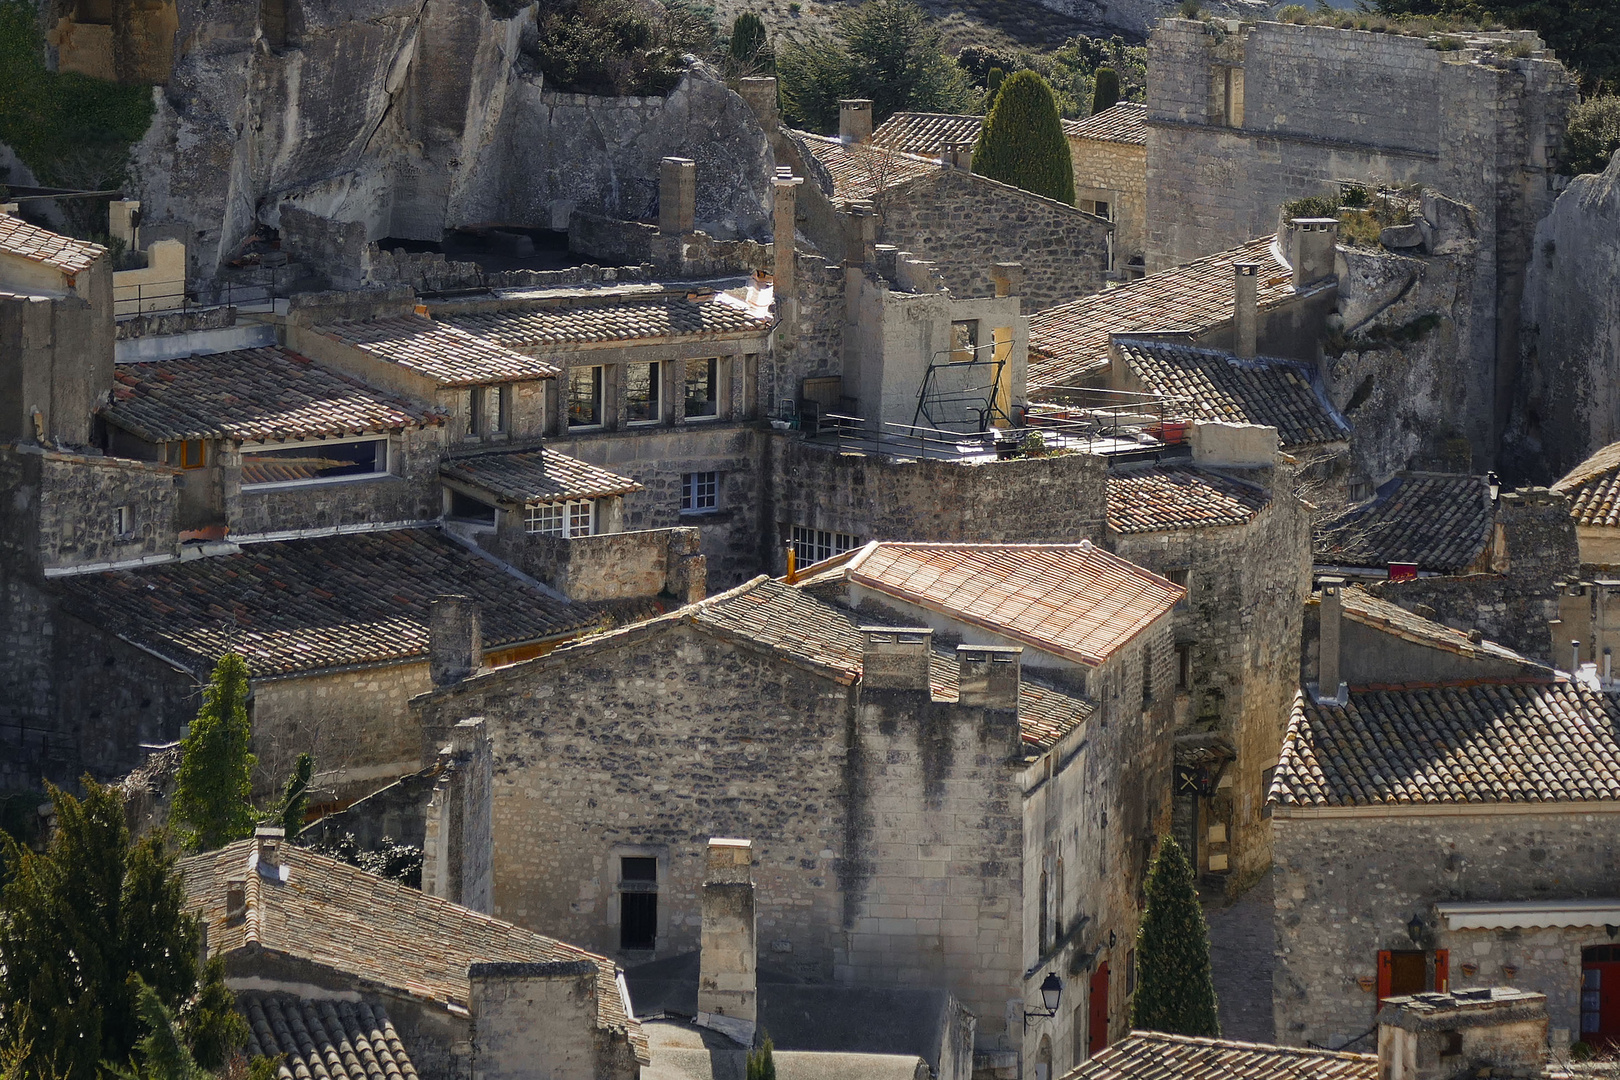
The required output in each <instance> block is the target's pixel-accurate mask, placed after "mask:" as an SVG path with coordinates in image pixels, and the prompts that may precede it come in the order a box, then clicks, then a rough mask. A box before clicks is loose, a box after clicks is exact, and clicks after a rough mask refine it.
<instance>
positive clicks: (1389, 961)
mask: <svg viewBox="0 0 1620 1080" xmlns="http://www.w3.org/2000/svg"><path fill="white" fill-rule="evenodd" d="M1394 978H1395V958H1394V957H1392V956H1391V955H1390V954H1389V950H1387V949H1386V950H1384V951H1382V952H1380V953H1379V954H1378V1000H1379V1001H1380V1002H1382V1001H1383V1000H1384V999H1385V998H1387V997H1389V988H1390V985H1391V983H1392V982H1393V981H1394Z"/></svg>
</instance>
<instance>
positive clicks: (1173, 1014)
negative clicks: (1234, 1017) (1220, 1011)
mask: <svg viewBox="0 0 1620 1080" xmlns="http://www.w3.org/2000/svg"><path fill="white" fill-rule="evenodd" d="M1131 1027H1133V1028H1140V1029H1142V1030H1144V1031H1163V1032H1168V1033H1169V1034H1172V1035H1195V1036H1204V1037H1208V1038H1215V1037H1217V1036H1219V1035H1220V1033H1221V1022H1220V1018H1219V1016H1218V1015H1217V1013H1216V1008H1215V982H1214V978H1213V976H1212V974H1211V970H1210V963H1209V930H1208V928H1207V927H1206V926H1205V925H1204V912H1203V909H1202V908H1200V907H1199V906H1198V893H1197V891H1196V890H1195V889H1194V888H1193V872H1192V867H1190V866H1189V865H1188V864H1187V858H1186V856H1185V855H1183V854H1182V851H1181V847H1180V845H1179V844H1177V843H1176V842H1175V840H1174V839H1173V838H1171V837H1168V836H1166V837H1163V838H1162V839H1160V841H1159V853H1158V855H1157V856H1156V857H1155V858H1154V860H1153V867H1152V869H1151V870H1149V871H1148V879H1147V909H1146V910H1145V911H1144V912H1143V913H1142V927H1141V929H1140V930H1138V931H1137V934H1136V995H1135V997H1133V998H1132V999H1131Z"/></svg>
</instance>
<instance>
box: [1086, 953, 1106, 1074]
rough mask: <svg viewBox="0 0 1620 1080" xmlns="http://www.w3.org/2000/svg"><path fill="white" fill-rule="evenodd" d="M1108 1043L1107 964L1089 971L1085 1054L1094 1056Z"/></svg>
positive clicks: (1099, 965)
mask: <svg viewBox="0 0 1620 1080" xmlns="http://www.w3.org/2000/svg"><path fill="white" fill-rule="evenodd" d="M1107 1045H1108V965H1107V963H1102V964H1098V965H1097V970H1096V971H1093V972H1092V973H1091V1014H1090V1016H1089V1017H1087V1019H1086V1056H1087V1057H1095V1056H1096V1055H1097V1054H1100V1053H1101V1052H1102V1050H1103V1048H1104V1047H1106V1046H1107Z"/></svg>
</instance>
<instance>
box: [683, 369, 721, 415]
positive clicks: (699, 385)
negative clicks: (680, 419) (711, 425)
mask: <svg viewBox="0 0 1620 1080" xmlns="http://www.w3.org/2000/svg"><path fill="white" fill-rule="evenodd" d="M719 383H720V361H719V360H716V359H713V358H710V359H708V360H688V361H687V362H686V417H687V419H688V420H698V419H702V418H703V417H706V416H719V415H720V394H719V389H720V387H719Z"/></svg>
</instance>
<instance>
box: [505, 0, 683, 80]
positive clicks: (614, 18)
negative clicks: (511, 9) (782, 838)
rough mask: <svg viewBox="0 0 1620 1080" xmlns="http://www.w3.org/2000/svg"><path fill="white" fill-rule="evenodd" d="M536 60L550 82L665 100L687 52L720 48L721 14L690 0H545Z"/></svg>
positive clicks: (539, 19) (678, 77) (538, 18)
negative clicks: (649, 1) (648, 0)
mask: <svg viewBox="0 0 1620 1080" xmlns="http://www.w3.org/2000/svg"><path fill="white" fill-rule="evenodd" d="M536 24H537V26H538V29H539V33H538V35H537V36H536V40H535V45H534V56H535V59H536V61H537V62H538V63H539V65H540V70H541V71H542V72H543V73H544V75H545V80H546V84H547V85H548V86H552V87H555V88H556V89H559V90H568V91H572V92H574V93H582V94H600V95H603V96H607V97H622V96H627V95H633V96H642V97H646V96H657V97H661V96H663V95H664V94H667V93H669V92H670V91H671V90H673V89H675V84H676V83H678V82H680V80H681V76H682V75H683V74H685V72H686V55H685V54H687V53H697V54H698V55H699V56H708V55H710V54H711V53H712V52H713V51H714V46H715V27H714V22H713V9H712V8H707V7H703V6H701V5H698V4H694V3H687V2H685V0H668V2H667V3H665V4H664V5H663V9H662V11H661V12H660V11H657V9H656V5H655V6H652V7H649V6H648V5H644V4H638V3H635V2H634V0H541V2H540V5H539V7H538V10H537V14H536Z"/></svg>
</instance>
